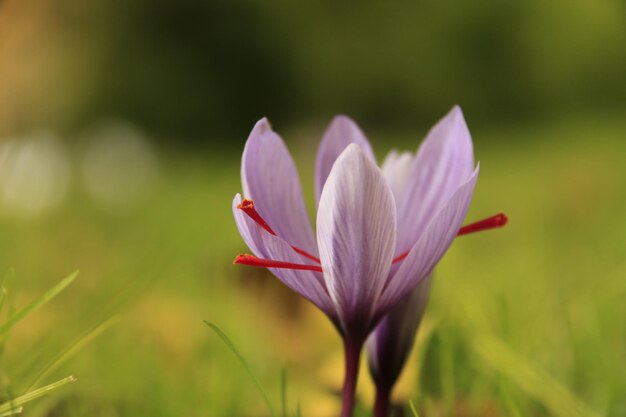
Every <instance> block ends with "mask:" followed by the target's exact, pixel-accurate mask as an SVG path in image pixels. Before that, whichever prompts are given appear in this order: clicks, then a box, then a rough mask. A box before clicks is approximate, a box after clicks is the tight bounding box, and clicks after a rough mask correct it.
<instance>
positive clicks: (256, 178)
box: [241, 119, 317, 255]
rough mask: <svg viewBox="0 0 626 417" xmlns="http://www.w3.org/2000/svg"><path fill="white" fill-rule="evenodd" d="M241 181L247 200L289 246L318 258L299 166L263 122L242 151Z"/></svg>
mask: <svg viewBox="0 0 626 417" xmlns="http://www.w3.org/2000/svg"><path fill="white" fill-rule="evenodd" d="M241 179H242V183H243V191H244V195H245V196H246V198H251V199H252V200H254V206H255V208H256V210H257V211H258V212H259V214H260V215H261V217H263V219H265V221H266V222H267V224H269V226H270V227H271V228H272V229H273V230H274V231H275V232H276V234H277V235H278V236H280V237H282V238H283V239H284V240H285V241H286V242H288V243H289V244H290V245H293V246H297V247H299V248H301V249H304V250H305V251H307V252H309V253H311V254H313V255H316V254H317V245H316V243H315V236H314V234H313V228H312V227H311V221H310V220H309V216H308V214H307V210H306V206H305V204H304V197H303V195H302V188H301V186H300V179H299V178H298V171H297V170H296V166H295V164H294V162H293V159H292V158H291V155H290V154H289V151H288V150H287V147H286V146H285V143H284V142H283V140H282V139H281V138H280V136H278V135H277V134H276V133H274V132H273V131H272V129H271V127H270V125H269V123H268V121H267V119H261V120H259V121H258V122H257V124H256V125H255V126H254V128H253V129H252V132H251V133H250V136H249V137H248V141H247V142H246V147H245V149H244V151H243V157H242V164H241Z"/></svg>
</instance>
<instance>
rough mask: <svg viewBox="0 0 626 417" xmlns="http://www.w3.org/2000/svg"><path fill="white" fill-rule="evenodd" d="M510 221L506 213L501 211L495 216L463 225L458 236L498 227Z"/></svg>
mask: <svg viewBox="0 0 626 417" xmlns="http://www.w3.org/2000/svg"><path fill="white" fill-rule="evenodd" d="M508 221H509V218H508V217H506V214H504V213H499V214H496V215H495V216H491V217H487V218H486V219H483V220H480V221H477V222H475V223H471V224H468V225H467V226H463V227H461V229H460V230H459V233H458V234H457V236H463V235H467V234H469V233H475V232H482V231H483V230H489V229H497V228H499V227H502V226H504V225H505V224H507V222H508Z"/></svg>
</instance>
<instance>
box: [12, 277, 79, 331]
mask: <svg viewBox="0 0 626 417" xmlns="http://www.w3.org/2000/svg"><path fill="white" fill-rule="evenodd" d="M77 275H78V271H75V272H73V273H72V274H70V275H69V276H67V277H66V278H64V279H63V280H61V282H59V283H58V284H57V285H55V286H54V287H52V288H50V289H49V290H48V291H46V292H45V293H44V294H43V295H41V296H40V297H39V298H37V299H35V300H34V301H32V302H31V303H30V304H28V305H27V306H26V307H24V308H22V309H21V310H18V311H16V312H15V313H13V314H11V315H10V316H9V318H8V319H7V321H5V322H4V323H2V324H0V335H2V334H4V333H5V332H6V331H8V330H9V329H10V328H11V327H13V326H14V325H15V324H16V323H18V322H19V321H20V320H22V319H24V318H25V317H26V316H28V315H29V314H30V313H32V312H34V311H36V310H37V309H39V308H40V307H41V306H43V305H44V304H46V303H47V302H49V301H50V300H52V299H53V298H54V297H56V296H57V295H58V294H59V293H60V292H61V291H63V290H64V289H65V288H66V287H67V286H68V285H70V284H71V283H72V281H74V279H76V276H77Z"/></svg>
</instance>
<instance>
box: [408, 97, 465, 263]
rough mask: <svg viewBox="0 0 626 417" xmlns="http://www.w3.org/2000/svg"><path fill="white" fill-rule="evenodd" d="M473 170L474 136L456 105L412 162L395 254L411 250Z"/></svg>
mask: <svg viewBox="0 0 626 417" xmlns="http://www.w3.org/2000/svg"><path fill="white" fill-rule="evenodd" d="M473 170H474V152H473V149H472V139H471V137H470V133H469V130H468V128H467V125H466V124H465V120H464V118H463V113H462V112H461V109H460V108H459V107H458V106H455V107H454V108H453V109H452V110H451V111H450V112H449V113H448V114H447V115H446V116H445V117H444V118H443V119H442V120H441V121H440V122H439V123H437V124H436V125H435V126H434V127H433V128H432V130H431V131H430V132H429V133H428V135H427V136H426V139H425V140H424V142H423V143H422V145H421V146H420V148H419V150H418V152H417V155H416V157H415V159H414V161H413V163H412V166H411V170H410V174H409V180H408V184H407V186H406V188H405V196H404V198H403V200H402V205H401V206H399V208H398V219H399V222H398V246H397V247H396V254H397V255H399V254H401V253H404V252H406V251H408V250H409V249H410V248H411V247H412V246H413V245H414V244H415V242H416V241H417V239H418V238H419V237H420V235H421V234H422V233H423V232H424V229H425V228H426V226H427V225H428V224H429V223H430V221H431V220H432V218H433V216H434V215H435V214H436V213H438V212H439V210H440V209H441V207H442V205H443V204H444V203H445V202H446V201H448V199H449V198H450V196H452V194H453V193H454V192H455V191H456V190H457V189H458V188H459V186H460V185H461V184H463V183H465V182H466V181H467V180H468V179H469V177H470V176H471V175H472V171H473Z"/></svg>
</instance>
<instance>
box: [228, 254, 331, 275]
mask: <svg viewBox="0 0 626 417" xmlns="http://www.w3.org/2000/svg"><path fill="white" fill-rule="evenodd" d="M233 263H234V264H240V265H248V266H256V267H261V268H283V269H297V270H302V271H316V272H322V267H321V266H317V265H304V264H294V263H291V262H283V261H274V260H271V259H261V258H257V257H256V256H253V255H248V254H243V255H237V257H236V258H235V260H234V261H233Z"/></svg>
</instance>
